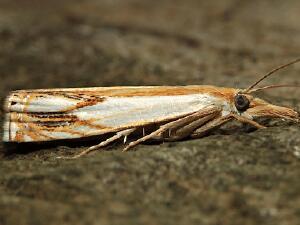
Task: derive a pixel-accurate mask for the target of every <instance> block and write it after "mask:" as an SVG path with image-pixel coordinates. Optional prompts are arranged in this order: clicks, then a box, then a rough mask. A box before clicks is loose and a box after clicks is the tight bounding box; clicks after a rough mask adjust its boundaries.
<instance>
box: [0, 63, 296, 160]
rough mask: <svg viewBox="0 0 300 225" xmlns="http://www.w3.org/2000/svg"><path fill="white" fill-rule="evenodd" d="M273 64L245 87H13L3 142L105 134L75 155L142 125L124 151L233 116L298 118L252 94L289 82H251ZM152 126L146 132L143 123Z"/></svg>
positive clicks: (200, 131) (193, 134) (251, 120)
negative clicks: (98, 141)
mask: <svg viewBox="0 0 300 225" xmlns="http://www.w3.org/2000/svg"><path fill="white" fill-rule="evenodd" d="M298 61H300V59H297V60H294V61H292V62H290V63H288V64H285V65H282V66H280V67H278V68H276V69H273V70H272V71H270V72H269V73H267V74H266V75H264V76H263V77H262V78H261V79H259V80H258V81H257V82H255V83H254V84H253V85H251V86H250V87H248V88H246V89H236V88H225V87H216V86H207V85H193V86H141V87H95V88H66V89H37V90H18V91H13V92H11V93H10V94H9V96H8V97H7V98H6V101H5V106H4V110H5V122H4V132H3V134H4V135H3V141H4V142H15V143H22V142H47V141H55V140H64V139H80V138H85V137H92V136H99V135H104V134H111V136H110V137H109V138H108V139H106V140H104V141H102V142H101V143H99V144H97V145H95V146H92V147H90V148H88V149H86V150H85V151H83V152H81V153H79V154H77V155H75V156H74V157H73V158H77V157H80V156H82V155H85V154H87V153H88V152H91V151H93V150H96V149H99V148H101V147H104V146H106V145H108V144H110V143H112V142H113V141H116V140H117V139H121V138H124V143H126V142H127V137H128V136H129V135H130V134H132V133H134V132H135V131H137V130H143V134H142V135H141V137H139V138H137V139H136V140H134V141H131V142H130V143H128V144H127V146H126V147H125V148H124V151H127V150H128V149H130V148H132V147H134V146H136V145H138V144H140V143H142V142H144V141H147V140H152V139H155V140H161V141H178V140H182V139H186V138H200V137H202V136H204V135H206V134H207V133H208V132H210V131H211V130H213V129H216V128H218V127H220V126H221V125H223V124H225V123H227V122H229V121H231V120H237V121H240V122H242V123H247V124H250V125H252V126H254V127H256V128H264V126H263V125H261V124H259V123H257V122H256V121H255V119H256V118H258V117H278V118H282V119H286V120H291V121H295V122H299V115H298V113H297V112H296V111H295V110H293V109H291V108H287V107H282V106H277V105H273V104H270V103H268V102H266V101H264V100H263V99H260V98H257V97H255V96H254V95H253V94H254V93H255V92H257V91H261V90H265V89H270V88H276V87H287V86H294V85H271V86H264V87H259V88H255V87H256V86H257V85H258V84H259V83H260V82H261V81H262V80H264V79H265V78H267V77H268V76H270V75H271V74H273V73H274V72H276V71H278V70H280V69H282V68H285V67H287V66H289V65H291V64H294V63H296V62H298ZM153 125H155V126H156V129H155V130H152V131H151V132H149V133H147V132H146V129H145V128H147V127H149V126H153Z"/></svg>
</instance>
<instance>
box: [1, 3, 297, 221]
mask: <svg viewBox="0 0 300 225" xmlns="http://www.w3.org/2000/svg"><path fill="white" fill-rule="evenodd" d="M299 8H300V2H299V1H297V0H290V1H280V0H275V1H259V0H256V1H236V0H226V1H223V0H219V1H196V0H187V1H179V0H173V1H170V0H162V1H150V0H127V1H124V0H115V1H108V0H87V1H79V0H72V1H71V0H60V1H58V0H53V1H45V0H44V1H37V0H26V1H21V0H2V1H1V2H0V15H1V16H0V43H1V44H0V74H1V82H0V100H1V103H3V101H4V97H5V95H7V94H8V92H9V91H10V90H14V89H28V88H50V87H84V86H115V85H186V84H214V85H219V86H230V87H246V86H248V85H249V84H250V83H251V82H253V81H254V80H256V79H257V78H258V77H259V76H260V75H261V74H263V73H265V72H267V71H269V70H270V69H272V68H274V67H275V66H277V65H280V64H282V63H284V62H287V61H289V60H292V59H294V58H296V57H299V53H300V28H299V20H300V14H299ZM299 73H300V66H299V65H295V66H293V67H291V68H289V69H287V70H285V71H282V72H280V74H277V75H276V76H274V77H272V78H270V79H268V83H269V84H278V83H296V82H299ZM266 83H267V82H266ZM262 96H263V97H264V98H265V99H267V100H269V101H272V102H273V103H276V104H280V105H285V106H291V107H294V108H296V109H297V108H298V109H299V106H300V98H299V91H298V90H297V89H274V90H273V91H271V90H270V91H267V92H265V93H263V94H262ZM3 113H4V112H3V111H1V116H3ZM265 122H268V124H269V125H270V126H272V127H270V128H268V129H264V130H258V131H253V130H252V129H250V130H249V129H248V128H247V129H245V128H243V127H239V128H237V130H236V131H233V132H219V133H216V134H214V135H210V136H208V137H205V138H202V139H199V140H188V141H182V142H175V143H165V144H160V145H159V144H154V145H140V146H138V147H137V148H136V150H137V151H134V152H129V153H122V152H121V151H120V149H121V148H122V145H120V144H119V145H118V144H116V145H113V146H111V147H110V148H108V149H105V150H109V151H101V152H100V151H98V152H95V153H93V154H90V155H88V156H87V157H84V158H81V159H78V160H71V161H68V160H58V159H56V156H62V155H71V154H74V153H76V152H78V151H81V150H83V149H84V148H85V147H84V146H81V145H86V143H80V142H79V143H77V144H73V145H72V146H69V145H67V146H63V145H59V146H56V145H48V146H47V145H46V146H39V147H37V146H20V147H19V148H17V149H14V150H11V149H7V148H5V146H3V145H1V148H0V154H1V155H0V160H1V161H0V224H1V225H2V224H3V225H6V224H9V225H11V224H19V225H20V224H21V225H22V224H24V225H25V224H31V225H36V224H47V225H49V224H73V225H74V224H149V225H150V224H197V225H198V224H212V225H213V224H215V225H217V224H228V225H229V224H249V225H250V224H264V225H268V224H299V221H300V191H299V190H300V181H299V177H300V161H299V158H300V137H299V131H300V127H299V125H297V124H291V123H285V122H280V121H276V122H272V121H265ZM249 131H251V132H249Z"/></svg>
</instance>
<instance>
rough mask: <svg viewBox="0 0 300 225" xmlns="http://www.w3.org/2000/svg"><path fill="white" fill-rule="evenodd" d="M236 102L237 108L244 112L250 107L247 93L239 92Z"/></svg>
mask: <svg viewBox="0 0 300 225" xmlns="http://www.w3.org/2000/svg"><path fill="white" fill-rule="evenodd" d="M234 104H235V107H236V108H237V110H239V111H241V112H243V111H246V110H247V109H248V108H249V105H250V101H249V99H248V98H247V97H246V96H245V95H241V94H237V95H236V96H235V97H234Z"/></svg>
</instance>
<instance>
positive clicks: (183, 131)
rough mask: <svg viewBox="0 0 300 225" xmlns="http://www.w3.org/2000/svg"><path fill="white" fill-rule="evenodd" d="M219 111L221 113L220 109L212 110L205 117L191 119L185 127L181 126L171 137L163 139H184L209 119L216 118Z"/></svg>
mask: <svg viewBox="0 0 300 225" xmlns="http://www.w3.org/2000/svg"><path fill="white" fill-rule="evenodd" d="M219 113H220V111H217V110H216V111H215V112H212V113H211V114H208V115H206V116H204V117H200V118H198V119H197V120H195V121H191V122H190V123H188V124H187V125H185V126H184V127H181V128H180V129H178V130H176V131H175V132H174V134H173V136H172V135H170V137H168V138H164V139H163V140H166V141H177V140H180V139H183V138H185V137H187V136H189V135H190V134H192V133H193V132H194V131H195V130H196V129H198V128H199V127H201V126H203V125H204V124H205V123H207V122H208V121H210V120H214V119H215V118H216V117H218V115H219Z"/></svg>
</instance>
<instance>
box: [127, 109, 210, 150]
mask: <svg viewBox="0 0 300 225" xmlns="http://www.w3.org/2000/svg"><path fill="white" fill-rule="evenodd" d="M211 110H212V108H211V107H210V108H209V107H208V108H207V110H205V111H198V112H195V113H193V114H191V115H188V116H186V117H183V118H180V119H177V120H175V121H172V122H169V123H166V124H164V125H162V126H160V128H158V129H157V130H155V131H153V132H152V133H150V134H148V135H146V136H143V137H142V138H140V139H138V140H136V141H133V142H130V143H129V144H128V145H127V146H126V147H125V148H124V149H123V151H128V149H130V148H132V147H134V146H136V145H138V144H139V143H141V142H144V141H147V140H149V139H152V138H157V137H159V139H161V138H160V136H161V134H162V133H164V132H165V131H168V130H171V129H176V128H179V127H182V126H185V125H186V124H189V123H191V121H195V120H197V119H198V118H199V117H203V116H205V115H208V114H210V113H211Z"/></svg>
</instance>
